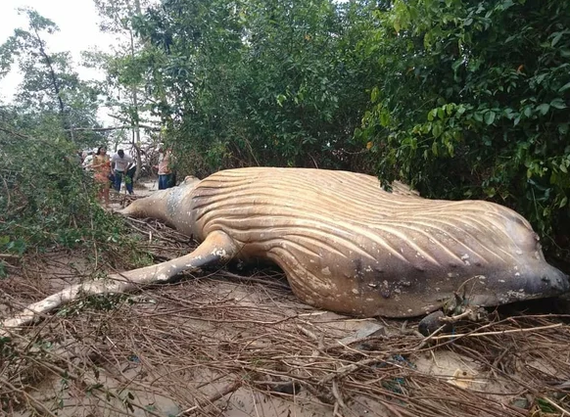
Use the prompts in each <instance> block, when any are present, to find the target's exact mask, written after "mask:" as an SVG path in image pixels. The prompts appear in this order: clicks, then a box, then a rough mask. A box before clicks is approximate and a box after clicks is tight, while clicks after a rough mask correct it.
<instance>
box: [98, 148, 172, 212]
mask: <svg viewBox="0 0 570 417" xmlns="http://www.w3.org/2000/svg"><path fill="white" fill-rule="evenodd" d="M158 152H159V159H158V165H156V166H155V168H157V169H158V189H159V190H162V189H166V188H170V187H173V186H174V185H175V183H176V180H175V177H174V174H173V171H172V152H171V150H170V149H167V148H165V147H164V145H163V144H160V145H159V147H158ZM87 167H88V168H90V169H91V170H92V171H93V178H94V180H95V182H96V183H97V184H98V188H99V190H98V198H99V201H100V202H101V203H103V204H104V205H105V208H108V207H109V188H110V186H111V185H112V186H113V188H114V189H115V190H116V191H117V192H120V191H121V183H122V182H123V178H124V179H125V187H126V189H127V192H128V193H129V194H133V183H134V176H135V171H136V163H135V161H134V160H133V158H132V157H130V156H129V155H127V154H125V151H124V150H123V149H119V150H118V151H117V153H116V154H114V155H113V156H112V157H110V156H109V155H108V154H107V148H106V147H105V146H100V147H99V148H98V149H97V153H95V154H94V155H93V159H92V160H91V161H90V164H89V165H87Z"/></svg>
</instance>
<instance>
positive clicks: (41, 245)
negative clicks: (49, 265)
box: [0, 119, 135, 272]
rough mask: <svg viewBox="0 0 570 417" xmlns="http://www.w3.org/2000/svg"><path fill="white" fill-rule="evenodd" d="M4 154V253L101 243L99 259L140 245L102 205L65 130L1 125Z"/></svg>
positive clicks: (0, 204)
mask: <svg viewBox="0 0 570 417" xmlns="http://www.w3.org/2000/svg"><path fill="white" fill-rule="evenodd" d="M12 121H14V119H12ZM14 128H15V127H14ZM44 128H46V129H47V130H49V128H48V127H47V126H44ZM0 154H1V157H0V189H2V192H0V253H4V254H12V255H22V254H24V253H25V252H29V251H46V250H50V249H54V248H62V247H63V248H87V249H89V250H90V251H91V250H93V249H94V248H95V247H97V248H98V249H97V250H95V252H94V253H93V255H95V256H94V257H93V259H95V258H96V257H101V256H105V255H108V254H110V253H114V252H116V253H122V254H123V255H124V254H125V253H127V254H128V252H129V251H131V250H135V247H134V246H133V245H132V244H131V243H132V242H130V241H129V239H128V237H127V236H126V234H125V230H126V229H125V227H124V226H123V223H122V221H121V219H119V218H117V217H114V216H110V215H109V214H107V213H106V212H105V211H104V210H103V209H102V208H101V207H100V206H99V204H98V202H97V201H96V198H95V195H96V192H95V188H94V184H93V180H92V178H91V177H90V176H89V175H87V174H86V173H85V172H84V171H83V170H82V168H81V165H80V159H79V156H78V155H77V147H76V146H75V145H74V144H72V143H71V142H69V140H68V139H67V138H66V137H65V135H64V134H63V133H62V132H60V133H59V136H58V135H57V134H56V133H54V135H53V136H49V137H45V138H43V137H40V136H36V137H31V136H28V135H25V134H22V133H18V132H16V131H15V130H11V129H8V128H6V125H5V124H1V126H0ZM121 244H122V245H124V249H125V251H118V250H117V248H118V247H119V245H121ZM128 258H129V257H128V256H127V259H125V261H128V260H129V259H128ZM0 272H2V271H0ZM4 272H5V271H4Z"/></svg>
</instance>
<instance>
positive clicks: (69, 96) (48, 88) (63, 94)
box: [0, 9, 98, 142]
mask: <svg viewBox="0 0 570 417" xmlns="http://www.w3.org/2000/svg"><path fill="white" fill-rule="evenodd" d="M20 12H21V13H25V14H26V15H27V17H28V20H29V26H28V29H27V30H24V29H16V30H15V31H14V35H13V36H11V37H10V38H9V39H8V40H7V41H6V42H5V43H4V44H3V45H2V46H0V59H1V61H0V68H2V71H1V72H0V75H3V74H6V73H7V72H8V71H9V70H10V68H11V66H12V64H13V63H14V62H15V61H16V60H18V61H19V68H20V72H21V73H22V75H23V83H22V84H21V85H20V87H19V91H18V94H17V96H16V105H18V106H20V107H21V109H22V110H25V111H26V112H28V113H30V114H31V113H34V114H36V115H38V114H42V115H43V116H44V119H45V118H49V117H51V116H50V115H57V118H58V119H59V124H60V126H61V128H62V129H63V130H64V131H66V132H68V134H69V137H70V139H71V140H72V141H74V142H77V141H80V142H81V141H82V140H83V141H85V140H88V139H89V138H87V139H86V138H85V135H83V139H81V140H80V139H78V138H76V137H75V136H76V135H75V134H74V126H76V125H80V126H81V125H85V124H88V125H92V124H95V123H96V110H97V108H98V105H97V100H98V98H97V95H98V91H97V89H96V88H95V86H94V85H92V84H89V83H86V82H83V81H81V80H80V79H79V77H78V75H77V73H76V72H75V71H74V70H73V69H72V67H71V58H70V55H69V53H68V52H58V53H52V52H50V51H49V49H48V46H47V43H46V37H47V36H49V35H51V34H53V33H54V32H56V31H58V30H59V29H58V27H57V25H56V24H55V23H54V22H53V21H51V20H50V19H48V18H45V17H43V16H41V15H40V14H39V13H38V12H37V11H35V10H33V9H20Z"/></svg>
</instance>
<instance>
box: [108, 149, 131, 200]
mask: <svg viewBox="0 0 570 417" xmlns="http://www.w3.org/2000/svg"><path fill="white" fill-rule="evenodd" d="M132 163H133V158H131V157H130V156H129V155H125V151H123V150H122V149H119V150H118V151H117V153H116V154H115V155H113V158H111V166H112V167H113V169H114V174H115V181H114V183H113V188H114V189H115V190H117V191H121V182H122V181H123V175H124V174H126V173H127V171H128V170H129V168H130V166H131V165H132Z"/></svg>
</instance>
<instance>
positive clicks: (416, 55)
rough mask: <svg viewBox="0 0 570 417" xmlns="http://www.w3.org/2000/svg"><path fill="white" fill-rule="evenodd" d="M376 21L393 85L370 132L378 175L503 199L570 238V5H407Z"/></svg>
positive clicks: (371, 44) (379, 95) (383, 86)
mask: <svg viewBox="0 0 570 417" xmlns="http://www.w3.org/2000/svg"><path fill="white" fill-rule="evenodd" d="M376 18H377V23H378V29H377V30H376V33H375V36H374V37H371V38H370V39H369V40H368V44H367V49H368V51H369V53H370V54H373V55H375V56H377V57H378V59H379V63H380V65H381V66H382V73H383V74H384V76H383V78H382V79H381V80H379V82H378V84H377V87H376V88H375V89H374V90H373V91H372V101H373V102H374V106H373V108H372V109H371V110H370V111H369V112H368V113H367V114H366V115H365V119H364V127H363V129H362V131H361V132H360V134H361V135H362V136H363V137H364V138H366V139H374V141H375V147H374V151H375V152H376V154H377V155H378V170H379V173H380V176H381V177H382V178H383V179H385V180H392V179H394V178H397V177H402V178H403V179H405V180H407V181H409V182H411V183H412V184H413V185H415V186H417V187H418V188H419V190H420V191H421V192H422V193H423V194H424V195H426V196H428V197H435V196H437V197H440V198H451V199H459V198H466V197H468V198H484V199H493V200H495V201H498V202H500V203H503V204H506V205H508V206H511V207H513V208H515V209H516V210H518V211H519V212H521V213H522V214H523V215H525V216H526V217H527V218H528V219H529V220H531V222H532V223H533V224H534V225H535V227H537V229H538V230H539V231H540V232H541V233H542V234H543V235H545V234H549V233H553V232H554V233H556V234H558V235H559V236H561V235H563V234H564V232H562V230H563V228H566V227H567V225H568V220H569V219H568V195H569V194H570V177H569V176H568V167H569V166H570V146H569V145H568V144H569V142H568V139H569V136H568V130H569V129H568V123H569V120H568V114H569V113H568V106H570V30H569V29H568V28H570V3H568V2H559V1H554V0H517V1H513V0H493V1H482V2H479V1H478V2H474V1H466V2H465V1H456V0H446V1H439V0H437V1H436V0H412V1H401V0H398V1H395V2H394V4H393V8H391V9H389V10H387V11H378V12H377V13H376ZM547 243H549V242H547Z"/></svg>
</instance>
